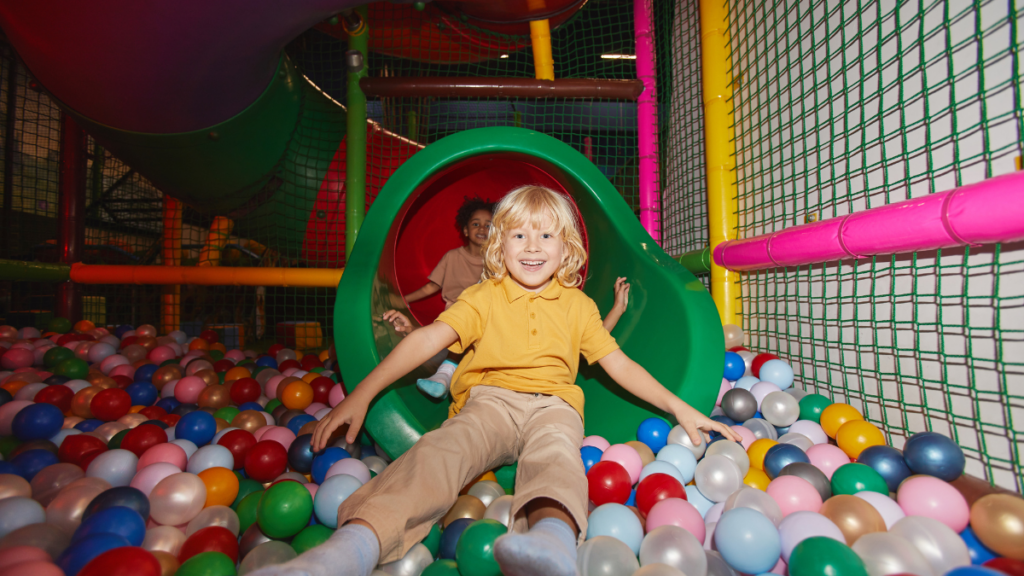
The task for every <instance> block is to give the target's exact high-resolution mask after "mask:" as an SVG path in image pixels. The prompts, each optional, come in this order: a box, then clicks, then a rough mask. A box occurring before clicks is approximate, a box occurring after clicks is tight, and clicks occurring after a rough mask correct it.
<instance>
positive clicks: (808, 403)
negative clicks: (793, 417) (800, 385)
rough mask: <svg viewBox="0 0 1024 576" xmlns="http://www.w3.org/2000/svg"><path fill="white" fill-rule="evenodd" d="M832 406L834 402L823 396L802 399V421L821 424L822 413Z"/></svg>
mask: <svg viewBox="0 0 1024 576" xmlns="http://www.w3.org/2000/svg"><path fill="white" fill-rule="evenodd" d="M831 405H832V401H831V400H829V399H828V398H826V397H825V396H822V395H821V394H808V395H807V396H804V397H803V398H801V399H800V419H801V420H810V421H811V422H815V423H817V422H819V420H820V419H821V413H822V411H824V410H825V408H828V407H829V406H831Z"/></svg>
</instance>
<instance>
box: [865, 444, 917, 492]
mask: <svg viewBox="0 0 1024 576" xmlns="http://www.w3.org/2000/svg"><path fill="white" fill-rule="evenodd" d="M857 462H858V463H860V464H864V465H866V466H869V467H871V469H872V470H874V471H875V472H877V473H878V475H879V476H881V477H882V479H883V480H885V484H886V485H887V486H888V487H889V491H890V492H895V491H896V490H897V489H899V487H900V483H901V482H903V481H904V480H906V479H907V478H908V477H910V474H911V471H910V468H908V467H907V463H906V462H905V461H904V459H903V454H902V453H900V451H899V450H897V449H895V448H893V447H891V446H870V447H868V448H865V449H864V451H862V452H861V453H860V455H858V456H857Z"/></svg>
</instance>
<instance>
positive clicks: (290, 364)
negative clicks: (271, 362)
mask: <svg viewBox="0 0 1024 576" xmlns="http://www.w3.org/2000/svg"><path fill="white" fill-rule="evenodd" d="M289 368H302V364H299V361H298V360H285V361H284V362H281V363H280V364H278V365H277V370H278V371H279V372H284V371H285V370H287V369H289Z"/></svg>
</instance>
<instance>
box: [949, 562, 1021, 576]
mask: <svg viewBox="0 0 1024 576" xmlns="http://www.w3.org/2000/svg"><path fill="white" fill-rule="evenodd" d="M995 565H998V564H994V561H991V560H990V561H989V562H988V565H987V566H961V567H959V568H954V569H952V570H950V571H949V572H946V573H945V574H944V575H943V576H1007V575H1008V574H1011V572H1008V571H1006V569H1005V568H1004V569H998V570H997V569H995V567H994V566H995ZM1014 576H1015V575H1014Z"/></svg>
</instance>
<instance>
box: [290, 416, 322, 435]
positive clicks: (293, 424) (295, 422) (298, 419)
mask: <svg viewBox="0 0 1024 576" xmlns="http://www.w3.org/2000/svg"><path fill="white" fill-rule="evenodd" d="M310 422H316V418H314V417H313V416H310V415H309V414H300V415H298V416H295V417H294V418H292V419H290V420H288V425H287V428H288V429H289V430H291V432H292V434H295V435H298V434H299V431H300V430H302V427H303V426H305V425H306V424H309V423H310Z"/></svg>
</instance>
